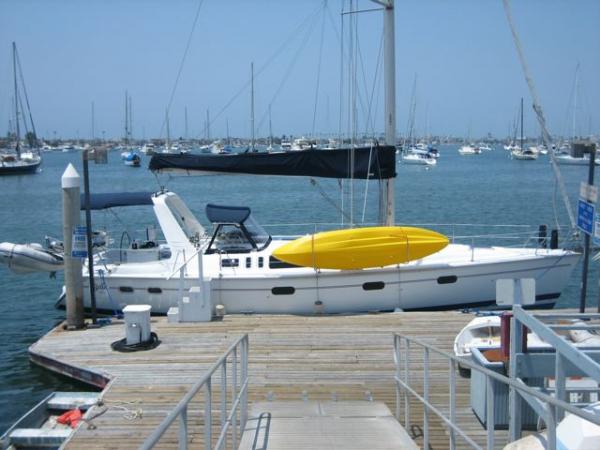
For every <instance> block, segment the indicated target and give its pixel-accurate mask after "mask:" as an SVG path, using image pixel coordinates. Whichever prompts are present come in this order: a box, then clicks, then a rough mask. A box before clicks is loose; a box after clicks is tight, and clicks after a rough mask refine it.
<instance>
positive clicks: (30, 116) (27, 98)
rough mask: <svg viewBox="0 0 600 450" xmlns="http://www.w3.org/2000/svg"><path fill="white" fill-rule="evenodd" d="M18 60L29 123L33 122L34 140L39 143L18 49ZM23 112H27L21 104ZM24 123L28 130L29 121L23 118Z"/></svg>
mask: <svg viewBox="0 0 600 450" xmlns="http://www.w3.org/2000/svg"><path fill="white" fill-rule="evenodd" d="M16 59H17V67H18V68H19V78H20V80H21V87H22V89H23V94H25V104H26V105H27V112H28V114H29V121H30V122H31V130H32V131H33V135H34V138H35V140H36V141H37V133H36V132H35V124H34V123H33V115H32V113H31V107H30V106H29V96H28V95H27V88H26V87H25V79H24V77H23V69H22V68H21V58H20V57H19V50H18V49H17V50H16ZM21 111H23V113H24V112H25V110H24V109H23V105H22V104H21ZM23 123H24V124H25V128H27V121H26V120H25V117H23Z"/></svg>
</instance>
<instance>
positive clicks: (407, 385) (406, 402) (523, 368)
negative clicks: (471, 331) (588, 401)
mask: <svg viewBox="0 0 600 450" xmlns="http://www.w3.org/2000/svg"><path fill="white" fill-rule="evenodd" d="M540 317H543V318H544V319H545V320H548V319H552V320H554V321H556V322H558V323H560V324H554V325H547V324H545V323H543V322H542V320H540ZM590 318H594V319H600V314H588V315H579V314H553V315H531V314H529V313H528V312H526V311H524V310H523V309H522V308H521V307H519V306H515V307H514V308H513V318H512V322H511V336H510V359H509V376H508V377H507V376H504V375H502V374H500V373H497V372H494V371H492V370H490V369H488V368H486V367H483V366H481V365H479V364H477V363H475V362H473V361H471V360H469V359H464V358H459V357H457V356H455V355H452V354H450V353H448V352H445V351H443V350H440V349H438V348H436V347H434V346H433V345H431V344H430V343H428V342H424V341H422V340H420V339H415V338H411V337H408V336H403V335H400V334H395V335H394V362H395V375H394V380H395V385H396V418H397V419H398V421H399V422H403V425H404V427H405V429H407V430H411V429H415V428H414V426H415V425H416V426H417V428H418V426H419V425H418V424H416V423H413V422H412V421H413V417H412V416H411V413H412V411H411V409H412V405H411V398H414V399H416V400H417V401H418V402H419V403H420V404H421V406H422V411H423V416H422V422H421V423H422V436H423V448H429V438H430V425H431V422H432V420H431V418H432V415H435V416H437V418H438V419H439V420H440V421H441V422H442V423H443V425H445V426H446V427H447V428H448V434H449V448H450V449H455V448H457V438H462V439H463V440H464V442H465V443H466V444H467V445H468V446H469V447H470V448H475V449H481V448H487V449H493V448H494V446H495V440H496V436H495V433H494V430H495V425H496V418H495V414H496V412H497V411H498V408H497V405H496V402H498V401H501V400H499V399H500V396H499V395H497V394H498V390H499V389H500V386H503V387H504V389H506V388H508V390H509V398H508V417H509V424H508V438H507V440H508V441H509V442H512V441H515V440H517V439H520V437H521V431H522V430H521V428H522V424H521V417H522V416H521V413H522V406H523V404H522V402H523V401H524V402H525V403H526V404H527V405H529V406H530V407H531V408H532V409H533V411H535V413H536V414H537V415H538V416H539V418H540V419H541V420H543V423H545V425H546V430H547V436H546V440H547V448H549V449H551V450H554V449H556V445H557V440H556V439H557V437H556V428H557V424H558V422H560V420H562V418H563V417H564V414H565V412H568V413H570V414H574V415H575V416H577V417H579V418H581V419H583V420H585V421H589V422H591V423H593V424H596V425H599V426H600V416H598V415H595V414H594V413H593V412H589V411H587V410H584V409H581V408H578V407H577V406H575V405H573V404H571V403H569V402H567V394H568V391H567V389H566V388H565V384H566V379H567V377H568V376H572V375H582V374H583V375H585V376H588V377H590V378H591V379H592V380H594V381H595V382H596V383H599V382H600V364H598V362H596V361H597V360H600V352H598V351H584V350H582V349H580V348H576V347H575V346H573V345H572V344H571V343H569V342H567V341H566V340H565V339H564V338H562V337H560V336H559V335H558V334H556V332H555V331H556V330H562V331H564V330H568V329H570V330H578V329H591V330H597V329H600V326H598V325H585V324H583V325H582V324H581V323H580V322H577V323H572V322H571V323H569V324H568V325H565V324H564V320H565V319H568V320H570V321H572V320H573V319H581V320H585V319H590ZM523 327H527V328H529V330H531V331H532V332H534V333H536V334H537V335H538V336H539V337H540V338H542V339H543V340H544V341H545V342H547V343H548V344H550V345H551V346H552V347H553V348H554V349H555V351H554V352H553V353H548V352H547V351H546V352H545V353H534V352H531V353H527V352H525V351H524V350H523V348H522V347H521V344H522V330H523ZM459 364H460V366H462V367H463V368H464V367H466V368H468V369H470V370H471V377H473V372H478V374H479V375H481V376H482V377H483V378H484V380H485V383H484V386H485V388H484V389H485V391H484V392H481V393H480V395H482V396H484V399H481V402H483V403H484V405H485V412H484V414H485V419H486V420H485V428H486V436H487V437H486V445H485V447H483V446H481V445H480V444H479V443H478V442H476V441H475V439H476V437H475V436H471V435H469V431H468V430H467V428H468V427H464V426H462V427H461V425H460V423H462V422H463V421H464V411H463V410H464V405H457V389H458V383H457V377H456V373H457V369H458V366H459ZM417 368H422V377H418V378H417V377H415V373H416V370H417ZM444 368H445V369H444ZM434 369H435V370H434ZM440 369H441V373H442V374H443V375H442V377H443V380H442V378H440ZM446 370H447V376H446V374H445V373H444V372H445V371H446ZM433 373H435V374H436V375H435V378H433ZM539 377H554V379H555V384H556V388H555V389H554V396H551V395H549V393H550V392H549V391H548V390H544V389H543V388H534V387H530V386H528V385H527V384H526V383H525V382H524V381H523V380H524V379H528V378H539ZM440 383H443V384H445V383H448V385H449V386H448V403H447V404H443V405H440V404H439V401H440V399H441V398H442V399H443V398H444V396H443V395H441V394H440V390H439V385H440ZM432 386H438V387H436V390H435V392H433V389H432ZM504 400H505V401H506V399H504ZM434 402H437V404H434ZM402 416H404V417H402ZM470 430H472V428H470ZM459 447H462V445H460V446H459Z"/></svg>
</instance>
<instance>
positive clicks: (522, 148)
mask: <svg viewBox="0 0 600 450" xmlns="http://www.w3.org/2000/svg"><path fill="white" fill-rule="evenodd" d="M523 150H525V148H524V147H523V97H521V152H523Z"/></svg>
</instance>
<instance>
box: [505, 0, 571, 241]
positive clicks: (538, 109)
mask: <svg viewBox="0 0 600 450" xmlns="http://www.w3.org/2000/svg"><path fill="white" fill-rule="evenodd" d="M502 3H503V4H504V12H505V13H506V18H507V20H508V25H509V26H510V31H511V33H512V36H513V40H514V43H515V47H516V49H517V53H518V55H519V61H520V63H521V68H522V69H523V74H524V76H525V81H527V86H528V87H529V92H530V94H531V97H532V100H533V110H534V111H535V114H536V117H537V119H538V122H539V124H540V128H541V129H542V137H543V139H544V144H545V145H546V148H547V149H548V154H549V155H550V163H551V164H552V169H553V171H554V176H555V178H556V181H557V183H558V187H559V189H560V193H561V196H562V200H563V203H564V204H565V208H566V210H567V214H568V216H569V221H570V223H571V232H572V233H573V234H576V233H577V226H576V222H575V215H574V214H573V209H572V208H571V202H570V200H569V196H568V194H567V191H566V188H565V184H564V182H563V179H562V176H561V173H560V168H559V167H558V164H557V163H556V158H555V157H554V152H553V151H552V138H551V136H550V133H549V132H548V129H547V128H546V119H545V118H544V113H543V111H542V107H541V105H540V102H539V100H538V96H537V92H536V90H535V86H534V84H533V79H532V78H531V76H530V73H529V69H528V67H527V62H526V60H525V55H524V54H523V49H522V48H521V43H520V41H519V36H518V35H517V30H516V28H515V25H514V23H513V20H512V13H511V10H510V2H509V0H502Z"/></svg>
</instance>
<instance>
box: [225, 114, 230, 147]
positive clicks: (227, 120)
mask: <svg viewBox="0 0 600 450" xmlns="http://www.w3.org/2000/svg"><path fill="white" fill-rule="evenodd" d="M225 126H226V127H227V145H231V138H230V137H229V119H225Z"/></svg>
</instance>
